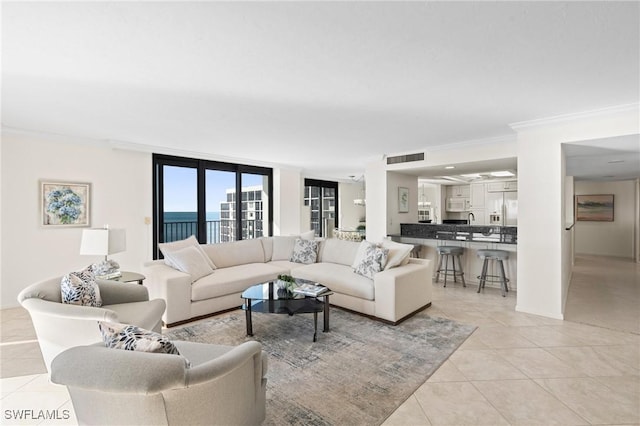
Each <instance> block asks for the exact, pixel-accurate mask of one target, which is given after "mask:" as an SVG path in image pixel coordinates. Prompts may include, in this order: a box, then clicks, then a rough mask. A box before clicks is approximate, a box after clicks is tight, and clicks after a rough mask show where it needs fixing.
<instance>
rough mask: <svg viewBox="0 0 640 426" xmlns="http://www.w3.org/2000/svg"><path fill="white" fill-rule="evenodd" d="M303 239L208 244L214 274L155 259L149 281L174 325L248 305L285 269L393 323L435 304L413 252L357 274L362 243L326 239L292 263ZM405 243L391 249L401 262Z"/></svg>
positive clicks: (427, 275)
mask: <svg viewBox="0 0 640 426" xmlns="http://www.w3.org/2000/svg"><path fill="white" fill-rule="evenodd" d="M296 238H297V237H267V238H258V239H253V240H242V241H236V242H231V243H220V244H201V245H199V247H200V248H201V249H202V250H201V252H204V254H205V255H206V258H205V257H204V256H203V259H202V262H206V263H208V264H209V265H211V266H212V267H214V270H213V272H211V273H209V274H207V275H205V276H202V277H201V278H198V275H201V274H202V272H199V273H198V274H196V275H195V276H192V275H190V274H188V273H185V272H182V271H180V270H177V269H175V267H171V266H168V265H167V264H166V262H165V260H155V261H152V262H147V263H146V264H145V265H144V274H145V275H146V277H147V279H146V280H145V282H144V284H145V286H147V287H148V289H149V295H150V297H151V298H162V299H164V300H165V301H166V304H167V308H166V311H165V314H164V316H163V320H164V322H165V324H166V325H167V326H173V325H177V324H181V323H184V322H187V321H191V320H194V319H197V318H201V317H205V316H209V315H212V314H214V313H219V312H223V311H226V310H231V309H236V308H238V307H239V306H241V305H242V298H241V293H242V292H243V291H244V290H246V289H247V288H249V287H250V286H252V285H254V284H259V283H263V282H268V281H272V280H275V279H276V278H277V277H278V275H280V274H288V275H292V276H293V277H295V278H302V279H307V280H311V281H315V282H318V283H320V284H323V285H325V286H327V287H329V288H330V289H331V290H332V291H333V292H334V294H333V295H332V296H331V304H332V305H336V306H339V307H342V308H346V309H349V310H352V311H355V312H358V313H361V314H365V315H369V316H372V317H375V318H377V319H380V320H383V321H386V322H390V323H393V324H397V323H399V322H401V321H402V320H404V319H406V318H408V317H409V316H411V315H412V314H414V313H416V312H418V311H420V310H422V309H424V308H426V307H428V306H430V305H431V288H432V264H431V261H429V260H426V259H413V258H408V252H409V251H410V250H406V256H404V255H403V256H404V257H405V258H403V259H401V260H402V261H401V262H399V263H400V265H399V266H395V267H390V268H388V269H385V270H382V271H380V272H377V273H375V275H374V276H373V279H369V278H367V277H365V276H362V275H359V274H357V273H355V272H354V270H353V268H352V266H351V265H352V263H353V262H354V259H355V258H356V255H357V253H358V248H359V246H360V244H361V243H360V242H354V241H344V240H338V239H327V240H320V241H319V247H318V254H317V261H316V262H315V263H310V264H302V263H296V262H291V261H290V259H291V254H292V252H293V249H294V243H295V240H296ZM170 244H171V243H170ZM385 244H398V243H391V242H385ZM398 247H400V246H394V248H392V250H396V256H395V257H396V258H395V260H396V261H398V257H397V254H398ZM408 247H412V246H408ZM400 251H403V252H405V251H404V250H400ZM396 263H398V262H396ZM174 266H175V265H174ZM388 266H390V265H388ZM205 268H207V270H208V267H205ZM194 278H197V279H194Z"/></svg>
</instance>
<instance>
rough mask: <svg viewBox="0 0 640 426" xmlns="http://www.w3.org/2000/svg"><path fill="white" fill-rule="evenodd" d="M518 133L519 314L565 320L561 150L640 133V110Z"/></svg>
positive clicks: (566, 247) (546, 123) (566, 237)
mask: <svg viewBox="0 0 640 426" xmlns="http://www.w3.org/2000/svg"><path fill="white" fill-rule="evenodd" d="M514 128H515V129H516V130H517V131H518V293H517V305H516V310H518V311H521V312H528V313H533V314H539V315H544V316H548V317H552V318H559V319H562V318H563V311H564V304H565V301H566V294H567V291H568V286H569V278H570V275H571V274H570V272H571V255H570V251H571V244H570V242H571V234H570V232H569V231H566V230H565V217H566V214H565V202H564V200H565V176H564V158H563V155H562V147H561V145H562V143H564V142H578V141H582V140H588V139H597V138H605V137H612V136H621V135H628V134H637V133H638V132H639V131H640V126H639V122H638V110H637V106H636V107H635V108H620V109H611V110H609V111H601V112H598V113H597V114H596V113H587V114H583V115H576V116H574V117H571V118H562V119H550V120H540V121H539V122H536V123H530V124H528V125H526V126H514Z"/></svg>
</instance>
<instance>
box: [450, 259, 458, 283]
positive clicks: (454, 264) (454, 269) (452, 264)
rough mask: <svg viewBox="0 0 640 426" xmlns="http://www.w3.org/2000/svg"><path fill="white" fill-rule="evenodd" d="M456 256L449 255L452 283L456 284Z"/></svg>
mask: <svg viewBox="0 0 640 426" xmlns="http://www.w3.org/2000/svg"><path fill="white" fill-rule="evenodd" d="M456 257H458V256H456V255H455V254H452V255H451V267H452V268H453V282H454V283H457V282H458V277H457V276H456V275H457V274H456Z"/></svg>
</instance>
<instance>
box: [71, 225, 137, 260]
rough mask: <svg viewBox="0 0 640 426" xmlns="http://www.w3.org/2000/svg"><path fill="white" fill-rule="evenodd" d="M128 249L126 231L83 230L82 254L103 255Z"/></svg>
mask: <svg viewBox="0 0 640 426" xmlns="http://www.w3.org/2000/svg"><path fill="white" fill-rule="evenodd" d="M126 249H127V236H126V233H125V230H124V229H95V228H94V229H83V230H82V242H81V243H80V254H86V255H101V256H106V255H108V254H113V253H120V252H122V251H125V250H126Z"/></svg>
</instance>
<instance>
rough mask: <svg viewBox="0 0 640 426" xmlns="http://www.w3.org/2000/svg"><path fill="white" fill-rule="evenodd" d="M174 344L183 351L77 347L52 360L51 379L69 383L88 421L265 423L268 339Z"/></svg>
mask: <svg viewBox="0 0 640 426" xmlns="http://www.w3.org/2000/svg"><path fill="white" fill-rule="evenodd" d="M173 343H174V344H175V345H176V347H177V348H178V350H179V351H180V354H181V355H182V356H178V355H168V354H160V353H147V352H136V351H129V350H122V349H110V348H106V347H105V346H104V345H103V344H95V345H91V346H79V347H75V348H71V349H68V350H66V351H64V352H62V353H61V354H59V355H58V356H57V357H56V358H55V359H54V360H53V362H52V363H51V381H52V382H53V383H57V384H60V385H65V386H67V389H68V390H69V394H70V395H71V401H72V403H73V408H74V410H75V414H76V417H77V419H78V422H79V423H80V424H103V425H141V424H144V425H257V424H260V423H262V421H263V420H264V418H265V402H266V401H265V394H266V383H267V379H266V378H265V375H266V373H267V356H266V354H265V353H264V352H262V345H260V343H258V342H254V341H250V342H245V343H242V344H241V345H239V346H221V345H209V344H204V343H192V342H181V341H174V342H173ZM185 358H186V359H187V360H189V362H190V363H191V366H190V367H187V363H186V361H185Z"/></svg>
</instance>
